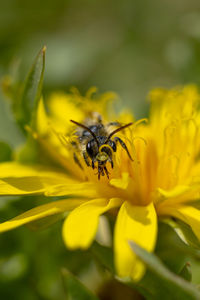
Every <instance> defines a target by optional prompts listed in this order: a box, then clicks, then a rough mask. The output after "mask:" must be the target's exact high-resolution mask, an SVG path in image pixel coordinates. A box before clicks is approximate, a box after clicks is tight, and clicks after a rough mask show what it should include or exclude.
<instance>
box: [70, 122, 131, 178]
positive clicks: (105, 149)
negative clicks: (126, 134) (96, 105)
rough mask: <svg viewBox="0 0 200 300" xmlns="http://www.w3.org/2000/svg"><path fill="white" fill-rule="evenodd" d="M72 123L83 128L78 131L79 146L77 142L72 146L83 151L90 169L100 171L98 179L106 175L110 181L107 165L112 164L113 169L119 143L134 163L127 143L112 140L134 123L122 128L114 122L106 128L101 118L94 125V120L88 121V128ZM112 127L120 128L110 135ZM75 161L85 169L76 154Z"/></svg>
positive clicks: (118, 139) (119, 139)
mask: <svg viewBox="0 0 200 300" xmlns="http://www.w3.org/2000/svg"><path fill="white" fill-rule="evenodd" d="M70 121H71V122H72V123H73V124H75V125H77V126H78V127H80V128H81V130H78V131H76V136H77V141H78V144H77V142H75V141H73V142H72V146H73V147H74V148H76V149H78V148H79V149H81V151H82V155H83V158H84V161H85V163H86V165H87V166H88V167H92V169H95V168H97V169H98V172H97V174H98V179H100V177H101V176H104V175H105V174H106V176H107V178H108V179H109V172H108V169H107V167H106V165H107V163H110V165H111V168H112V169H113V167H114V163H113V153H114V152H116V151H117V144H118V143H119V144H120V145H121V146H122V147H123V149H124V150H125V151H126V153H127V155H128V157H129V158H130V160H132V161H133V159H132V157H131V155H130V153H129V150H128V148H127V146H126V144H125V142H124V141H123V140H122V139H121V138H119V137H118V136H115V137H114V138H112V137H113V136H114V135H115V134H116V133H117V132H119V131H121V130H123V129H125V128H127V127H129V126H131V125H132V124H133V123H128V124H126V125H123V126H121V125H120V123H118V122H112V123H108V124H107V125H106V126H105V125H104V124H103V123H102V119H101V117H100V116H99V118H98V121H97V122H96V123H94V121H93V120H92V119H89V120H88V121H87V123H88V125H87V126H86V125H85V124H81V123H79V122H76V121H74V120H70ZM112 125H114V126H120V127H119V128H117V129H115V130H113V131H112V132H111V133H108V129H107V127H109V126H112ZM74 161H75V162H76V163H77V164H78V165H79V167H80V168H81V169H83V167H82V165H81V163H80V161H79V159H78V157H77V155H76V153H75V152H74ZM95 163H97V167H96V166H95Z"/></svg>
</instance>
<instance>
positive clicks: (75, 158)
mask: <svg viewBox="0 0 200 300" xmlns="http://www.w3.org/2000/svg"><path fill="white" fill-rule="evenodd" d="M74 161H75V163H76V164H77V165H78V166H79V167H80V168H81V170H83V167H82V165H81V163H80V161H79V159H78V157H77V155H76V153H75V152H74Z"/></svg>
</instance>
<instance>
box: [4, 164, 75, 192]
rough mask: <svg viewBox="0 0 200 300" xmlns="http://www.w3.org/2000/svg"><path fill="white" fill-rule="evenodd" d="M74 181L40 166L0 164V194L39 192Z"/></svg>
mask: <svg viewBox="0 0 200 300" xmlns="http://www.w3.org/2000/svg"><path fill="white" fill-rule="evenodd" d="M74 182H76V181H73V180H70V179H69V178H68V177H67V176H66V175H65V174H64V173H61V172H57V171H55V170H53V169H52V170H51V169H48V168H44V167H41V166H38V167H37V166H27V165H21V164H18V163H16V162H10V163H2V164H0V195H25V194H41V193H44V192H46V191H47V190H48V189H51V188H52V187H53V186H57V185H60V184H65V183H66V184H68V183H74Z"/></svg>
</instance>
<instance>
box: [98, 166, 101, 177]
mask: <svg viewBox="0 0 200 300" xmlns="http://www.w3.org/2000/svg"><path fill="white" fill-rule="evenodd" d="M100 177H101V167H98V180H100Z"/></svg>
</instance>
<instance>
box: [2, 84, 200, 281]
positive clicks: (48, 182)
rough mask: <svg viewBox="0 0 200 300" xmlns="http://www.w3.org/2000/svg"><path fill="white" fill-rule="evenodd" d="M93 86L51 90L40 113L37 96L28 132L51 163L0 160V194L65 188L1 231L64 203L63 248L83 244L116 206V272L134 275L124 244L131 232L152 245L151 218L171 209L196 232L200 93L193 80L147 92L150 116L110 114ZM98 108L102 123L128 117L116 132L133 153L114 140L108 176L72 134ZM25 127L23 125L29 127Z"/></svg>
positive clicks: (139, 271) (137, 264)
mask: <svg viewBox="0 0 200 300" xmlns="http://www.w3.org/2000/svg"><path fill="white" fill-rule="evenodd" d="M92 91H93V90H90V91H88V93H87V94H86V96H85V97H82V96H81V95H80V94H78V92H76V93H73V94H72V95H66V94H54V95H52V96H51V97H50V99H49V101H48V113H46V111H45V108H44V104H43V102H42V100H41V101H40V103H39V106H38V111H37V132H33V133H32V134H33V136H34V137H35V138H36V139H37V140H38V142H39V143H40V145H41V147H42V148H43V155H48V156H49V157H51V158H52V159H53V160H54V162H56V163H57V165H59V166H60V167H59V168H56V167H55V164H52V165H49V167H46V166H44V165H22V164H20V163H17V162H9V163H2V164H0V194H1V195H30V194H31V195H37V194H44V195H46V196H49V197H50V196H66V199H64V200H57V201H52V202H50V203H47V204H44V205H41V206H38V207H35V208H33V209H31V210H29V211H27V212H25V213H23V214H21V215H19V216H17V217H15V218H13V219H11V220H9V221H6V222H4V223H1V224H0V231H1V232H3V231H7V230H10V229H14V228H16V227H18V226H21V225H24V224H27V223H30V222H33V221H36V220H38V219H41V218H45V217H48V216H52V215H55V214H59V213H63V212H65V211H71V212H70V213H69V215H68V217H67V218H66V219H65V221H64V224H63V239H64V242H65V244H66V246H67V247H68V248H70V249H76V248H81V249H86V248H88V247H89V246H90V245H91V244H92V242H93V240H94V238H95V235H96V231H97V227H98V222H99V217H100V215H102V214H104V213H106V212H108V213H109V211H110V210H113V209H114V210H115V212H116V224H115V230H114V238H113V239H114V257H115V258H114V259H115V267H116V271H117V274H118V275H119V276H120V277H131V278H132V279H133V280H139V279H140V278H141V277H142V275H143V274H144V271H145V267H144V265H143V263H142V262H141V261H140V260H139V259H138V258H137V257H136V255H135V254H134V253H133V252H132V250H131V249H130V246H129V243H128V241H129V240H133V241H135V242H136V243H138V244H139V245H140V246H142V247H143V248H145V249H146V250H147V251H153V249H154V247H155V243H156V236H157V220H158V218H160V217H165V216H166V217H171V216H173V217H175V218H178V219H180V220H182V221H183V222H185V223H187V224H188V225H189V226H190V227H191V228H192V230H193V232H194V233H195V234H196V236H197V237H198V238H199V239H200V230H199V229H200V211H199V210H198V209H197V208H196V207H195V200H198V199H199V192H200V162H199V157H200V131H199V128H200V111H199V104H200V94H199V93H198V89H197V88H196V87H195V86H186V87H183V88H182V87H180V88H175V89H173V90H164V89H156V90H153V91H152V92H151V93H150V99H151V109H150V116H149V119H148V120H146V122H145V120H140V121H137V122H134V120H133V117H132V115H131V114H130V113H129V112H122V113H120V114H118V115H117V114H115V113H114V112H113V109H112V108H111V106H112V105H111V101H110V100H111V98H112V95H111V94H109V93H107V94H104V95H102V96H101V97H100V98H99V99H96V100H95V101H93V100H92ZM95 113H99V114H100V115H101V116H102V119H103V123H104V124H108V123H109V122H115V121H118V122H119V123H120V124H127V123H130V122H133V125H132V126H130V127H128V128H126V129H125V130H123V131H121V132H119V133H117V136H119V137H121V139H122V140H123V141H124V142H125V144H126V146H127V148H128V151H129V152H130V155H131V157H132V160H131V159H130V157H129V156H128V155H127V152H126V151H125V149H124V148H123V147H121V146H120V145H118V146H117V151H116V152H115V153H113V160H114V168H113V169H112V168H111V166H110V165H109V164H108V172H109V178H107V176H101V178H100V180H98V176H97V175H96V171H95V170H93V169H92V167H91V166H87V165H86V163H85V161H84V158H83V156H82V153H81V152H80V153H77V154H76V155H78V160H79V162H80V165H81V166H80V165H78V163H76V162H75V160H74V149H73V141H74V140H76V139H77V136H76V131H77V129H78V128H77V126H75V124H72V123H71V122H70V119H73V120H75V121H76V122H79V123H82V124H84V123H85V122H86V120H87V121H88V119H89V120H90V118H91V116H92V114H93V115H94V114H95ZM29 130H30V129H29Z"/></svg>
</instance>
